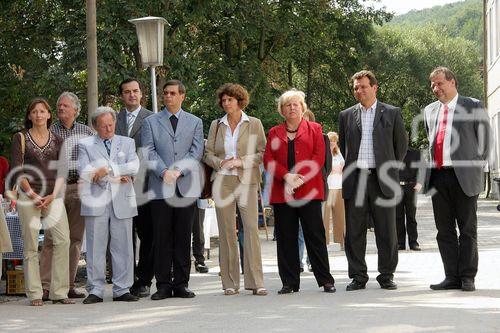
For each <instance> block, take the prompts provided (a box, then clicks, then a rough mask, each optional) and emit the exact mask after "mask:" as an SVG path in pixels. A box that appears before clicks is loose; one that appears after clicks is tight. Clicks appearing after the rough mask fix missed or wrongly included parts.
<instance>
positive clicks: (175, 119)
mask: <svg viewBox="0 0 500 333" xmlns="http://www.w3.org/2000/svg"><path fill="white" fill-rule="evenodd" d="M177 121H179V119H177V117H176V116H174V115H172V116H170V123H171V124H172V128H173V129H174V133H175V130H176V129H177Z"/></svg>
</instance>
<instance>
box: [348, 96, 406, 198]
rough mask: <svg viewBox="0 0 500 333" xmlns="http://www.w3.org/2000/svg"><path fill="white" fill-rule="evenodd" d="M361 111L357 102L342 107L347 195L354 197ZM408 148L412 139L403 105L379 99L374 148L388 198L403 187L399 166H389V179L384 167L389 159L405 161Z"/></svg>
mask: <svg viewBox="0 0 500 333" xmlns="http://www.w3.org/2000/svg"><path fill="white" fill-rule="evenodd" d="M361 112H362V111H361V108H360V106H359V104H357V105H355V106H352V107H350V108H349V109H346V110H344V111H342V112H341V113H340V115H339V148H340V151H341V153H342V155H343V156H344V159H345V165H344V172H343V173H342V194H343V197H344V199H350V198H351V197H352V196H354V195H355V194H356V162H357V160H358V152H359V146H360V144H361ZM407 148H408V141H407V138H406V131H405V127H404V123H403V118H402V116H401V111H400V109H399V108H397V107H395V106H392V105H389V104H385V103H381V102H380V101H378V102H377V109H376V110H375V119H374V120H373V151H374V153H375V164H376V169H377V175H378V177H379V180H381V181H380V182H379V183H380V189H381V191H382V193H383V194H384V195H385V196H386V197H388V198H391V197H393V196H394V194H395V192H394V191H395V189H396V188H398V189H399V170H398V169H397V168H390V169H388V170H387V174H388V176H389V179H385V178H381V171H380V168H381V167H382V165H383V164H384V163H385V162H391V161H394V162H397V161H402V160H403V158H404V156H405V154H406V150H407ZM389 182H392V184H389ZM391 185H392V187H391Z"/></svg>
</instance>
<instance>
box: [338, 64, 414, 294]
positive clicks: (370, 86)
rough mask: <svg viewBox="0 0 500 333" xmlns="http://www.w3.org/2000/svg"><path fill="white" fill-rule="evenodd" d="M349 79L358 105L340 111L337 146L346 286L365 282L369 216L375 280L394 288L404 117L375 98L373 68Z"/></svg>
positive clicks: (349, 288)
mask: <svg viewBox="0 0 500 333" xmlns="http://www.w3.org/2000/svg"><path fill="white" fill-rule="evenodd" d="M352 80H353V87H354V97H355V98H356V100H357V101H358V102H359V104H357V105H354V106H352V107H350V108H349V109H346V110H344V111H342V112H341V113H340V116H339V147H340V151H341V152H342V155H343V156H344V159H345V166H344V170H343V175H342V178H343V179H342V194H343V197H344V204H345V213H346V234H345V252H346V256H347V261H348V264H349V277H350V278H352V282H351V283H350V284H349V285H348V286H347V291H352V290H358V289H364V288H365V285H366V282H367V281H368V274H367V267H366V261H365V252H366V231H367V222H368V220H369V217H370V216H371V217H372V218H373V222H374V225H375V237H376V240H377V249H378V271H379V272H380V275H379V276H378V277H377V281H378V282H379V284H380V287H381V288H383V289H397V285H396V284H395V283H394V282H393V276H394V271H395V270H396V266H397V263H398V244H397V236H396V209H395V207H396V202H397V200H398V199H399V197H400V196H401V189H400V188H399V175H398V167H399V166H400V165H399V164H400V163H398V162H400V161H402V160H403V157H404V156H405V154H406V149H407V146H408V143H407V139H406V132H405V128H404V124H403V118H402V117H401V112H400V110H399V108H397V107H394V106H392V105H388V104H385V103H381V102H379V101H377V88H378V86H377V79H376V78H375V75H374V74H373V73H372V72H370V71H361V72H358V73H356V74H354V75H353V77H352Z"/></svg>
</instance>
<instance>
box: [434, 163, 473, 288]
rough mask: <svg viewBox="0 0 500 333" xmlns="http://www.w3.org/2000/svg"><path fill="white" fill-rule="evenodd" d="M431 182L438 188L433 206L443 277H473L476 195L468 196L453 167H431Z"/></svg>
mask: <svg viewBox="0 0 500 333" xmlns="http://www.w3.org/2000/svg"><path fill="white" fill-rule="evenodd" d="M430 185H431V186H432V187H434V188H435V189H436V190H437V193H436V194H434V196H433V197H432V207H433V209H434V219H435V222H436V228H437V236H436V239H437V243H438V246H439V252H440V253H441V259H442V260H443V265H444V272H445V274H446V277H448V278H451V279H463V278H472V279H474V277H475V276H476V273H477V265H478V250H477V215H476V213H477V195H476V196H472V197H469V196H467V195H466V194H465V193H464V192H463V191H462V188H461V187H460V184H459V183H458V179H457V176H456V175H455V172H454V171H453V169H441V170H435V169H434V170H432V173H431V179H430ZM457 225H458V229H459V231H460V235H459V236H457V230H456V227H457Z"/></svg>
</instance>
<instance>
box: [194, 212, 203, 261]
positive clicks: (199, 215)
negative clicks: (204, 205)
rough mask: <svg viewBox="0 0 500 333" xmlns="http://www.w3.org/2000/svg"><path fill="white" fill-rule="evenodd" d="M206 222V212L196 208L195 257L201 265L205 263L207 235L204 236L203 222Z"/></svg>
mask: <svg viewBox="0 0 500 333" xmlns="http://www.w3.org/2000/svg"><path fill="white" fill-rule="evenodd" d="M204 220H205V210H204V209H201V208H196V213H195V214H194V222H193V243H192V248H193V257H194V260H195V261H196V262H197V263H199V264H204V263H205V256H204V255H203V252H204V251H205V235H204V234H203V221H204Z"/></svg>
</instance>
